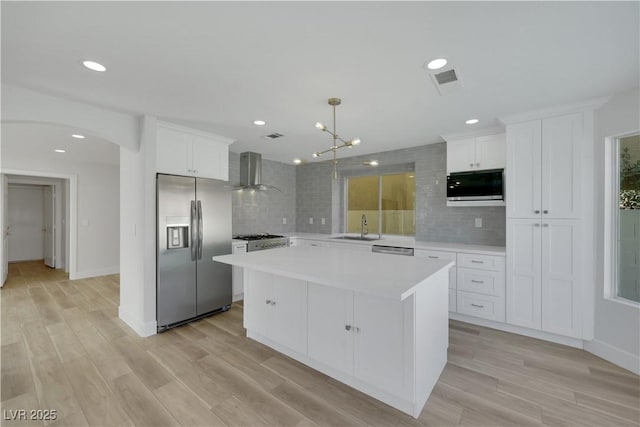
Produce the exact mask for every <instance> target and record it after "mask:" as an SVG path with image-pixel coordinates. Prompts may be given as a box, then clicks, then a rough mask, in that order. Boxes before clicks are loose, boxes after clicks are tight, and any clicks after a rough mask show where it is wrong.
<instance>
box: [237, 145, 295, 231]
mask: <svg viewBox="0 0 640 427" xmlns="http://www.w3.org/2000/svg"><path fill="white" fill-rule="evenodd" d="M229 182H230V183H231V185H233V186H234V187H235V186H238V185H239V184H240V155H239V154H237V153H229ZM262 183H263V184H269V185H273V186H274V187H277V188H279V189H280V190H281V191H282V192H278V191H277V190H267V191H255V192H250V191H234V192H233V194H232V212H233V225H232V229H233V234H234V235H236V234H252V233H286V232H292V231H295V230H296V167H295V166H294V165H289V164H285V163H280V162H274V161H271V160H265V159H262ZM283 218H286V222H287V223H286V224H283V223H282V219H283Z"/></svg>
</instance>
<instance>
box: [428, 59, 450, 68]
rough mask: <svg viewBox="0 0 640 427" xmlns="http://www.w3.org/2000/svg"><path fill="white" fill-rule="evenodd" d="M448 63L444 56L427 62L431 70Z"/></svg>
mask: <svg viewBox="0 0 640 427" xmlns="http://www.w3.org/2000/svg"><path fill="white" fill-rule="evenodd" d="M445 65H447V60H446V59H444V58H438V59H434V60H433V61H429V63H428V64H427V68H428V69H430V70H439V69H440V68H442V67H444V66H445Z"/></svg>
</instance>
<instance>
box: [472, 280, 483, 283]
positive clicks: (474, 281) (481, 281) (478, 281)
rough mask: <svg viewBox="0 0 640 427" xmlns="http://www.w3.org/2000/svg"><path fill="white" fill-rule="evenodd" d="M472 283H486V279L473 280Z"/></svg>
mask: <svg viewBox="0 0 640 427" xmlns="http://www.w3.org/2000/svg"><path fill="white" fill-rule="evenodd" d="M471 283H484V280H472V281H471Z"/></svg>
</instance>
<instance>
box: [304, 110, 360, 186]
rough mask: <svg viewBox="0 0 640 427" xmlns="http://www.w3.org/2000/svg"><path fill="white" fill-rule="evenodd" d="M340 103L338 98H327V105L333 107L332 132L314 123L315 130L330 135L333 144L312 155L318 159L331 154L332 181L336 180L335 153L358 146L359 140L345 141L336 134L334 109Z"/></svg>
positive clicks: (336, 160) (320, 124)
mask: <svg viewBox="0 0 640 427" xmlns="http://www.w3.org/2000/svg"><path fill="white" fill-rule="evenodd" d="M341 102H342V101H341V100H340V98H329V105H331V106H332V107H333V132H331V131H330V130H329V129H327V127H326V126H325V125H323V124H322V123H320V122H318V123H316V128H318V129H320V130H321V131H323V132H327V133H328V134H329V135H331V137H332V139H333V144H332V145H331V147H329V148H328V149H326V150H324V151H317V152H315V153H313V157H320V156H322V155H323V154H326V153H328V152H332V153H333V179H338V159H337V158H336V151H338V150H339V149H340V148H344V147H347V148H351V147H353V146H354V145H358V144H360V140H359V139H358V138H354V139H351V140H349V141H345V140H344V139H342V138H340V137H339V136H338V133H337V132H336V107H337V106H338V105H340V103H341ZM338 141H339V142H340V145H338Z"/></svg>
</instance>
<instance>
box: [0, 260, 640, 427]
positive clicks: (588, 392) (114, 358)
mask: <svg viewBox="0 0 640 427" xmlns="http://www.w3.org/2000/svg"><path fill="white" fill-rule="evenodd" d="M0 297H1V299H2V306H1V308H2V317H1V320H2V341H1V342H2V390H1V391H2V409H3V411H2V412H3V414H2V418H3V420H2V425H6V426H9V425H19V426H27V425H42V422H39V421H36V420H31V421H12V420H8V419H6V418H11V414H12V413H15V412H11V411H15V410H17V409H26V410H30V409H47V410H48V409H55V410H56V412H57V420H55V421H54V422H52V421H45V422H44V424H51V425H67V426H83V425H94V426H110V425H136V426H163V425H172V426H173V425H176V426H177V425H182V426H195V425H203V426H204V425H220V426H224V425H228V426H261V425H268V426H314V425H332V426H351V425H354V426H355V425H377V426H448V425H473V426H514V425H550V426H551V425H574V426H627V425H636V426H637V425H639V424H640V410H639V406H640V382H639V379H638V376H636V375H633V374H631V373H630V372H628V371H625V370H623V369H621V368H618V367H616V366H615V365H612V364H610V363H608V362H606V361H604V360H602V359H600V358H598V357H596V356H593V355H591V354H589V353H586V352H584V351H581V350H577V349H574V348H569V347H565V346H561V345H556V344H551V343H547V342H544V341H539V340H535V339H531V338H526V337H522V336H518V335H514V334H509V333H505V332H499V331H495V330H492V329H487V328H482V327H478V326H473V325H469V324H465V323H460V322H454V321H452V322H451V327H450V346H449V363H448V364H447V366H446V368H445V370H444V372H443V374H442V376H441V377H440V381H439V382H438V384H437V385H436V387H435V389H434V390H433V393H432V395H431V397H430V399H429V401H428V402H427V405H426V406H425V408H424V410H423V411H422V414H421V415H420V417H419V419H417V420H415V419H413V418H411V417H410V416H408V415H405V414H403V413H400V412H399V411H396V410H394V409H393V408H390V407H389V406H387V405H385V404H383V403H380V402H378V401H376V400H374V399H372V398H370V397H368V396H366V395H364V394H362V393H359V392H357V391H355V390H353V389H351V388H349V387H347V386H344V385H342V384H340V383H339V382H337V381H335V380H333V379H331V378H329V377H327V376H325V375H322V374H320V373H318V372H316V371H314V370H312V369H310V368H307V367H305V366H304V365H301V364H300V363H298V362H295V361H293V360H291V359H289V358H287V357H285V356H283V355H280V354H278V353H277V352H275V351H273V350H270V349H269V348H267V347H265V346H263V345H261V344H258V343H256V342H253V341H251V340H249V339H247V338H245V337H244V329H243V328H242V306H241V305H234V306H233V308H232V309H231V310H229V311H228V312H226V313H224V314H220V315H216V316H213V317H209V318H207V319H204V320H200V321H197V322H194V323H191V324H189V325H186V326H183V327H180V328H176V329H173V330H171V331H168V332H165V333H163V334H160V335H156V336H153V337H150V338H140V337H138V336H137V335H136V334H135V333H134V332H133V331H132V330H130V329H129V328H128V327H127V326H126V325H125V324H124V323H123V322H122V321H121V320H120V319H118V303H119V302H118V301H119V286H118V276H117V275H114V276H105V277H100V278H92V279H86V280H76V281H69V280H67V277H66V276H65V275H64V274H62V273H60V272H59V271H54V270H51V269H48V268H46V267H45V266H44V265H43V264H42V263H36V262H32V263H19V264H11V265H10V273H9V279H8V281H7V283H6V285H5V286H4V288H3V289H2V290H1V291H0ZM632 326H633V325H629V327H632Z"/></svg>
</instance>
